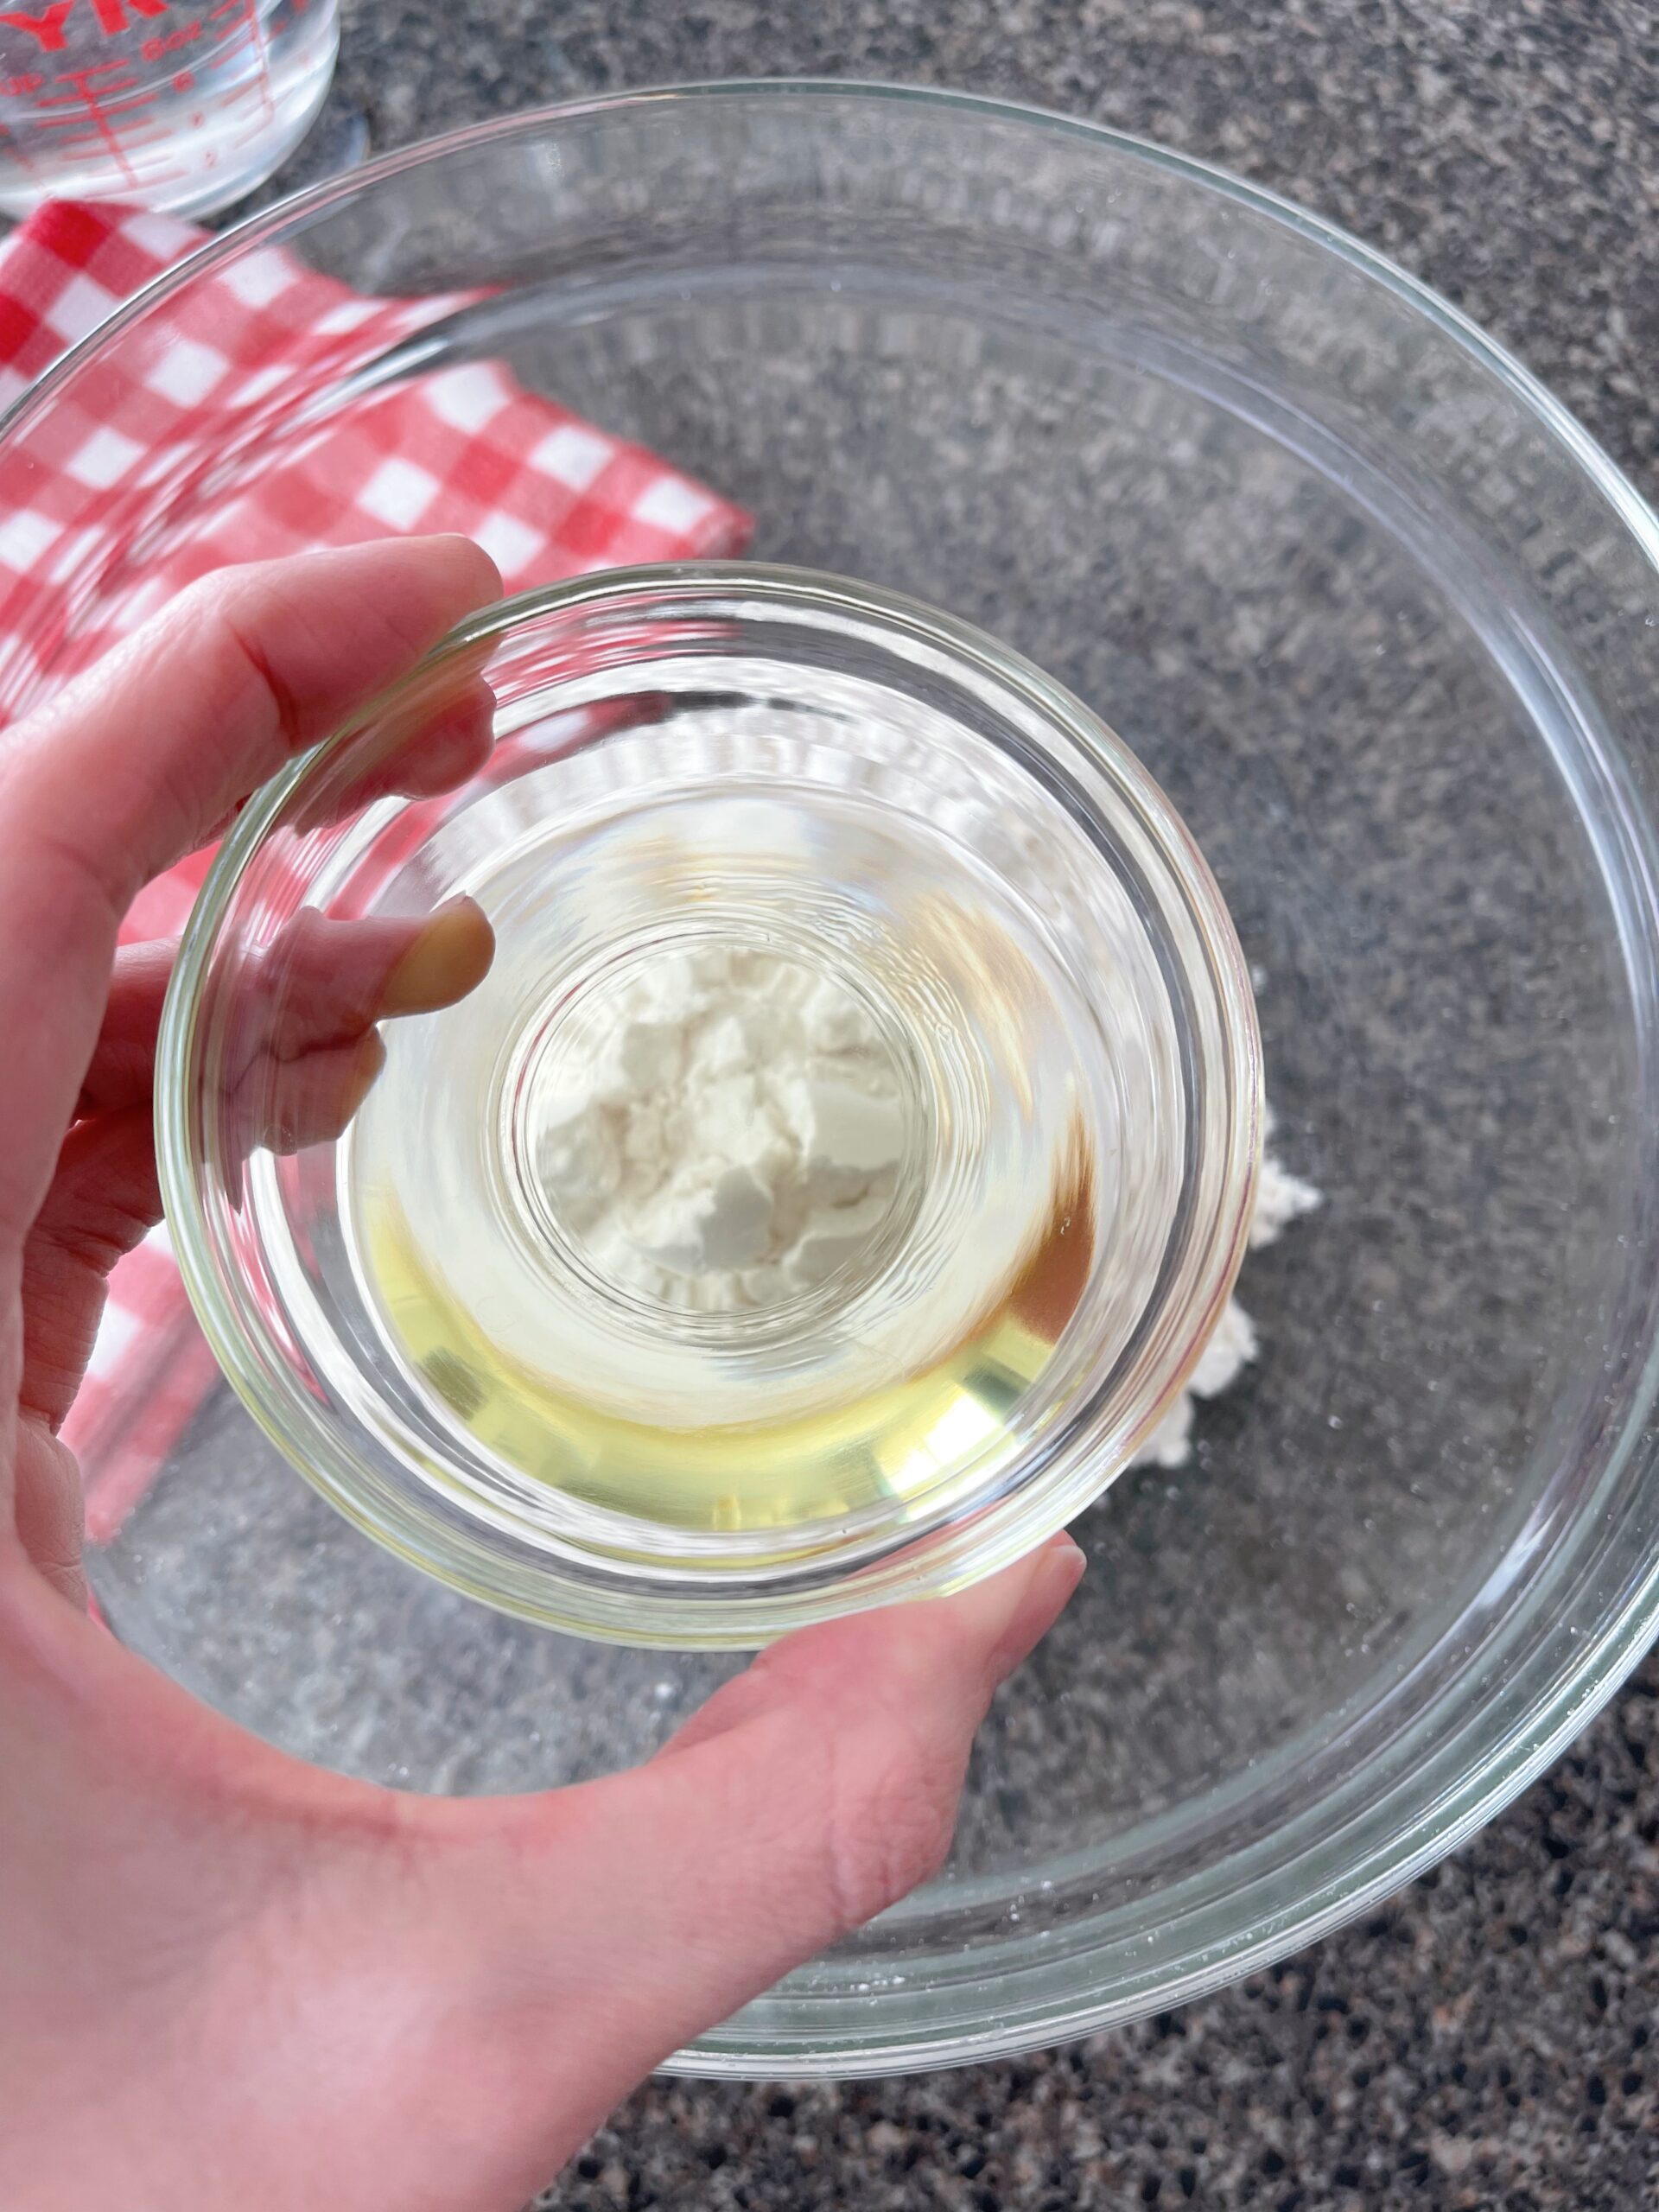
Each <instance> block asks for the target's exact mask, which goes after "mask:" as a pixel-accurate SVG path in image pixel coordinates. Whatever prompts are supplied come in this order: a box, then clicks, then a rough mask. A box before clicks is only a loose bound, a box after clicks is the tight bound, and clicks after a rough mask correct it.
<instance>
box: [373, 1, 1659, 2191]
mask: <svg viewBox="0 0 1659 2212" xmlns="http://www.w3.org/2000/svg"><path fill="white" fill-rule="evenodd" d="M739 74H743V75H783V74H817V75H851V76H863V77H875V78H886V79H901V80H911V81H925V82H930V83H943V84H950V85H957V86H964V87H969V88H973V89H977V90H982V91H986V92H999V93H1004V94H1008V95H1012V96H1014V97H1018V98H1021V99H1029V100H1033V101H1036V102H1038V103H1040V104H1042V105H1047V106H1052V107H1055V108H1059V109H1064V110H1066V111H1071V112H1073V113H1076V114H1080V115H1089V116H1093V117H1096V118H1099V119H1100V120H1102V121H1104V122H1108V123H1110V124H1115V125H1117V126H1119V127H1121V128H1124V129H1127V130H1132V131H1136V132H1139V133H1142V134H1144V135H1146V136H1147V137H1154V138H1157V139H1160V140H1163V141H1165V142H1166V143H1169V144H1171V145H1173V146H1176V147H1179V148H1180V149H1184V150H1185V151H1186V152H1188V153H1191V154H1194V155H1198V156H1203V157H1205V158H1207V159H1210V160H1212V161H1215V162H1219V163H1221V164H1223V165H1224V166H1226V167H1228V168H1233V169H1236V170H1238V171H1240V172H1242V173H1243V174H1244V175H1248V176H1249V177H1251V178H1253V179H1254V180H1255V181H1258V182H1260V183H1262V184H1265V185H1268V186H1270V187H1272V188H1275V189H1276V190H1278V191H1280V192H1282V193H1285V194H1287V195H1289V196H1291V197H1292V198H1294V199H1296V200H1300V201H1302V202H1304V203H1306V205H1308V206H1310V207H1314V208H1316V209H1318V210H1319V211H1320V212H1322V213H1325V214H1326V215H1328V216H1330V217H1332V218H1333V219H1335V220H1337V221H1338V222H1339V223H1342V224H1344V225H1346V226H1349V227H1350V228H1351V229H1352V230H1354V231H1356V232H1358V233H1359V234H1360V235H1361V236H1362V237H1363V238H1367V239H1370V241H1372V242H1373V243H1375V244H1376V245H1379V246H1381V247H1382V248H1383V249H1384V250H1385V251H1388V252H1389V253H1390V254H1392V255H1394V256H1395V257H1396V258H1398V259H1399V260H1400V261H1402V262H1403V263H1404V264H1406V265H1407V266H1408V267H1409V268H1411V269H1412V270H1415V271H1416V272H1417V273H1418V274H1420V275H1421V276H1422V277H1425V278H1426V279H1427V281H1428V282H1429V283H1432V284H1433V285H1435V286H1436V287H1437V288H1438V289H1440V291H1442V292H1443V293H1445V294H1446V296H1448V297H1449V298H1451V299H1452V300H1453V301H1455V302H1458V303H1459V305H1461V306H1462V307H1463V308H1465V309H1466V310H1467V311H1468V312H1469V313H1470V314H1471V315H1474V316H1475V317H1476V318H1477V319H1478V320H1479V321H1482V322H1483V323H1484V324H1485V325H1486V326H1487V327H1489V328H1491V330H1492V331H1493V332H1494V333H1495V334H1497V336H1498V337H1499V338H1500V339H1502V340H1503V341H1504V342H1505V343H1506V344H1508V345H1509V346H1510V347H1512V348H1513V349H1514V350H1515V351H1516V353H1518V354H1520V356H1521V357H1522V359H1524V360H1525V361H1526V362H1527V363H1528V364H1529V365H1530V366H1531V367H1532V368H1533V369H1534V370H1535V371H1536V372H1538V373H1539V374H1540V375H1541V377H1542V378H1544V379H1545V381H1546V382H1547V383H1548V384H1549V385H1552V386H1553V387H1554V390H1555V391H1557V392H1558V393H1559V394H1560V396H1561V397H1563V398H1564V399H1565V400H1566V401H1567V403H1568V404H1569V405H1571V406H1572V407H1573V409H1574V410H1576V411H1577V412H1578V413H1579V415H1580V416H1581V417H1582V418H1583V419H1584V421H1585V422H1586V423H1587V424H1588V425H1589V427H1590V428H1591V429H1592V431H1593V432H1594V433H1595V435H1597V436H1598V437H1599V438H1600V439H1601V441H1602V442H1604V443H1605V445H1606V446H1607V447H1608V448H1609V449H1610V450H1611V453H1612V454H1613V455H1614V456H1615V458H1616V459H1617V460H1618V461H1620V462H1621V463H1622V464H1623V465H1624V467H1627V468H1628V469H1630V471H1631V472H1632V473H1633V474H1635V475H1636V477H1637V480H1638V481H1639V482H1641V483H1642V484H1643V487H1644V488H1645V489H1646V490H1647V491H1648V492H1649V493H1659V377H1656V374H1655V368H1654V365H1655V363H1656V361H1659V206H1656V200H1659V17H1656V15H1655V12H1654V10H1653V9H1652V8H1651V7H1650V6H1649V5H1647V4H1645V0H1482V4H1479V5H1474V4H1460V3H1459V0H1440V3H1439V4H1427V0H1423V4H1416V5H1408V4H1402V0H1294V4H1290V3H1289V0H1287V4H1278V0H1134V4H1128V0H1070V3H1069V4H1067V0H951V3H950V4H949V5H945V6H938V5H925V4H922V3H921V0H811V4H806V0H702V4H690V5H680V4H672V5H671V4H667V0H346V29H345V38H344V48H343V54H342V61H341V68H340V79H339V83H338V86H337V89H336V92H335V93H334V99H333V104H332V107H331V114H332V115H333V116H334V118H336V121H338V118H341V117H343V116H344V115H345V114H346V112H347V111H350V110H355V111H358V112H359V113H360V114H361V115H362V116H363V117H365V118H366V121H367V125H368V134H369V138H370V143H371V144H372V147H373V148H374V149H385V148H387V147H390V146H393V145H396V144H398V143H404V142H405V141H407V140H409V139H411V138H414V137H419V136H423V135H425V134H426V133H429V132H430V131H433V130H441V129H444V128H448V127H449V126H452V125H454V124H460V123H464V122H467V121H470V120H473V119H474V118H479V117H482V116H486V115H491V114H494V113H497V112H499V111H503V110H505V109H507V108H512V107H517V106H522V105H529V104H531V103H536V102H539V101H543V100H548V99H559V98H568V97H575V96H577V95H580V94H582V93H585V92H593V91H596V90H604V89H613V88H617V87H622V86H639V85H645V84H651V83H658V82H664V81H668V80H672V79H686V78H696V77H715V76H724V75H739ZM1656 1700H1659V1666H1656V1665H1655V1664H1654V1663H1653V1662H1649V1667H1648V1669H1647V1670H1646V1672H1645V1674H1644V1675H1643V1676H1641V1677H1639V1678H1638V1679H1637V1681H1635V1682H1633V1683H1632V1684H1631V1685H1630V1687H1629V1688H1626V1689H1625V1690H1624V1692H1623V1693H1622V1694H1621V1695H1620V1696H1619V1697H1618V1699H1616V1700H1615V1701H1614V1703H1613V1705H1612V1707H1611V1709H1610V1710H1609V1711H1608V1712H1607V1713H1605V1714H1604V1716H1603V1717H1602V1718H1601V1719H1600V1720H1599V1722H1598V1723H1597V1724H1596V1725H1595V1726H1593V1727H1592V1729H1591V1730H1590V1731H1589V1732H1588V1733H1587V1734H1586V1736H1585V1738H1583V1740H1582V1741H1581V1743H1580V1745H1578V1747H1577V1748H1576V1750H1575V1751H1573V1754H1572V1755H1571V1756H1570V1757H1569V1758H1567V1759H1566V1760H1565V1761H1564V1762H1563V1763H1562V1764H1560V1766H1559V1767H1558V1768H1557V1769H1556V1770H1555V1771H1554V1773H1553V1774H1552V1775H1551V1776H1550V1777H1548V1779H1547V1780H1545V1781H1544V1782H1542V1783H1539V1784H1538V1785H1537V1786H1536V1787H1535V1788H1534V1789H1532V1790H1531V1791H1530V1792H1529V1794H1528V1795H1527V1796H1525V1797H1524V1798H1523V1799H1522V1801H1521V1802H1519V1803H1518V1804H1517V1805H1516V1807H1515V1808H1513V1809H1512V1810H1511V1811H1510V1814H1508V1815H1506V1816H1505V1817H1504V1818H1503V1819H1502V1820H1501V1821H1498V1822H1497V1825H1496V1826H1495V1827H1492V1828H1491V1829H1490V1830H1489V1831H1488V1832H1487V1833H1486V1834H1484V1835H1483V1836H1482V1837H1480V1838H1479V1839H1478V1840H1477V1841H1475V1842H1474V1843H1472V1844H1471V1845H1470V1846H1469V1847H1466V1848H1465V1850H1464V1851H1463V1852H1461V1853H1459V1854H1458V1855H1457V1856H1456V1857H1455V1858H1454V1859H1452V1860H1451V1861H1449V1862H1448V1863H1447V1864H1446V1866H1443V1867H1442V1868H1441V1869H1440V1871H1439V1872H1436V1873H1434V1874H1431V1875H1430V1876H1428V1877H1427V1878H1425V1879H1424V1880H1422V1881H1421V1882H1420V1883H1419V1884H1418V1885H1416V1886H1415V1887H1414V1889H1412V1890H1411V1891H1409V1892H1408V1893H1407V1894H1406V1895H1405V1896H1403V1897H1401V1898H1400V1899H1399V1900H1397V1901H1396V1902H1395V1904H1392V1905H1390V1906H1389V1907H1388V1908H1387V1909H1386V1910H1381V1911H1379V1912H1376V1913H1374V1914H1373V1915H1371V1916H1370V1917H1368V1918H1367V1919H1365V1920H1363V1921H1362V1922H1361V1923H1357V1924H1356V1925H1354V1926H1352V1927H1351V1928H1349V1929H1347V1930H1345V1931H1344V1933H1342V1934H1340V1935H1339V1936H1335V1937H1333V1938H1332V1939H1331V1940H1330V1941H1328V1942H1325V1943H1324V1944H1322V1945H1320V1946H1319V1948H1317V1949H1314V1950H1313V1951H1310V1952H1308V1953H1306V1954H1305V1955H1302V1956H1300V1957H1299V1958H1297V1959H1294V1960H1293V1961H1290V1962H1289V1963H1288V1964H1287V1965H1286V1966H1284V1967H1281V1968H1279V1969H1278V1970H1276V1971H1274V1973H1272V1974H1267V1975H1264V1976H1262V1977H1259V1978H1257V1979H1255V1980H1251V1981H1249V1982H1247V1983H1245V1984H1243V1986H1240V1987H1238V1988H1236V1989H1235V1990H1233V1991H1231V1992H1229V1993H1226V1994H1224V1995H1223V1996H1221V1997H1219V1998H1217V1999H1212V2000H1211V2001H1210V2002H1208V2003H1206V2004H1204V2005H1198V2006H1194V2007H1192V2008H1191V2009H1189V2010H1187V2011H1185V2012H1182V2013H1180V2014H1178V2015H1175V2016H1172V2017H1169V2018H1163V2019H1160V2020H1156V2021H1154V2022H1150V2023H1147V2024H1143V2025H1142V2026H1141V2027H1139V2028H1136V2029H1134V2030H1131V2031H1127V2032H1124V2033H1122V2034H1118V2035H1115V2036H1112V2037H1105V2038H1102V2039H1100V2040H1098V2041H1096V2042H1094V2043H1091V2044H1084V2045H1081V2046H1074V2047H1071V2048H1069V2049H1065V2050H1057V2051H1053V2052H1051V2053H1048V2054H1046V2055H1044V2056H1039V2057H1034V2058H1032V2059H1029V2060H1025V2061H1021V2062H1020V2063H1012V2064H1007V2065H1000V2066H996V2067H989V2068H982V2069H978V2070H976V2071H973V2072H969V2073H964V2074H959V2075H938V2076H936V2077H933V2078H931V2079H923V2080H915V2081H909V2082H896V2083H893V2084H878V2085H868V2084H867V2085H859V2086H855V2087H849V2088H802V2089H794V2088H783V2087H763V2088H747V2089H746V2088H715V2087H708V2086H702V2085H690V2086H672V2085H666V2084H664V2085H653V2086H652V2087H649V2088H645V2089H644V2090H642V2091H641V2092H640V2093H639V2094H638V2095H637V2096H636V2097H635V2098H634V2099H633V2100H632V2101H631V2102H630V2103H629V2104H628V2105H627V2106H626V2107H625V2108H624V2109H623V2111H622V2112H620V2113H619V2114H618V2115H617V2116H616V2119H615V2120H614V2123H613V2126H611V2127H609V2128H607V2130H606V2131H605V2132H604V2133H602V2134H601V2135H600V2136H599V2137H598V2138H597V2139H595V2140H594V2143H593V2144H592V2145H590V2146H589V2148H588V2152H587V2153H586V2155H585V2156H583V2157H582V2158H581V2159H580V2160H579V2161H578V2162H577V2163H576V2164H575V2166H574V2167H573V2168H572V2169H571V2171H569V2173H567V2174H566V2175H565V2176H564V2177H562V2178H561V2179H560V2180H559V2181H558V2182H557V2183H555V2184H554V2185H553V2186H552V2187H551V2188H550V2190H549V2191H548V2192H547V2194H546V2195H545V2196H544V2197H543V2199H542V2200H540V2201H541V2202H542V2203H543V2204H544V2205H545V2206H548V2207H558V2208H560V2209H561V2212H601V2208H613V2207H635V2206H647V2205H661V2206H686V2207H693V2206H697V2207H701V2206H708V2207H744V2208H751V2209H752V2212H760V2209H761V2208H777V2212H812V2208H816V2207H828V2206H831V2205H847V2206H856V2207H858V2208H860V2212H882V2208H886V2207H892V2208H899V2207H903V2208H906V2212H911V2208H918V2212H919V2208H925V2207H932V2206H938V2207H941V2208H945V2207H949V2208H957V2207H960V2208H963V2212H981V2208H983V2212H1020V2208H1031V2212H1037V2209H1038V2208H1042V2212H1061V2208H1071V2207H1077V2208H1089V2207H1102V2208H1106V2207H1111V2208H1116V2207H1119V2206H1133V2205H1135V2204H1152V2203H1157V2204H1161V2205H1165V2206H1177V2205H1181V2204H1185V2203H1187V2202H1193V2203H1197V2204H1200V2205H1204V2204H1210V2205H1217V2206H1226V2207H1232V2206H1245V2205H1250V2206H1256V2205H1259V2206H1263V2207H1272V2208H1277V2212H1298V2208H1304V2209H1305V2212H1323V2209H1324V2208H1326V2207H1361V2206H1363V2207H1366V2208H1384V2207H1392V2206H1395V2205H1405V2204H1413V2205H1422V2204H1427V2205H1433V2206H1442V2205H1443V2206H1446V2207H1471V2208H1473V2207H1487V2206H1492V2207H1504V2208H1513V2212H1527V2208H1540V2212H1542V2208H1548V2207H1556V2206H1560V2207H1563V2208H1565V2207H1569V2206H1570V2207H1573V2208H1576V2212H1593V2209H1594V2208H1599V2207H1604V2206H1605V2207H1607V2208H1610V2209H1611V2208H1614V2207H1618V2208H1624V2207H1630V2206H1634V2205H1637V2204H1638V2203H1641V2202H1648V2201H1650V2199H1651V2198H1652V2197H1653V2196H1654V2195H1655V2193H1656V2191H1659V2152H1656V2149H1655V2145H1656V2143H1659V2055H1656V2048H1655V2046H1654V2044H1653V2043H1652V2042H1651V2040H1650V2037H1652V2035H1653V2033H1654V2031H1655V2030H1656V2028H1659V1974H1656V1961H1655V1951H1656V1937H1659V1702H1656ZM388 2212H397V2208H396V2207H389V2208H388Z"/></svg>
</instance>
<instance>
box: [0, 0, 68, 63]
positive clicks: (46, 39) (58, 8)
mask: <svg viewBox="0 0 1659 2212" xmlns="http://www.w3.org/2000/svg"><path fill="white" fill-rule="evenodd" d="M74 4H75V0H54V4H53V5H52V6H51V7H50V8H43V9H42V10H41V12H40V14H39V15H38V16H31V15H30V14H29V11H28V10H27V9H25V8H6V9H3V10H0V23H4V24H6V25H7V26H8V28H9V29H12V30H14V31H27V32H28V33H29V36H30V38H33V39H38V40H39V41H40V45H41V53H42V54H61V53H62V52H63V45H64V40H63V27H64V25H65V23H66V22H67V21H68V20H69V11H70V10H71V9H72V8H73V6H74Z"/></svg>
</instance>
